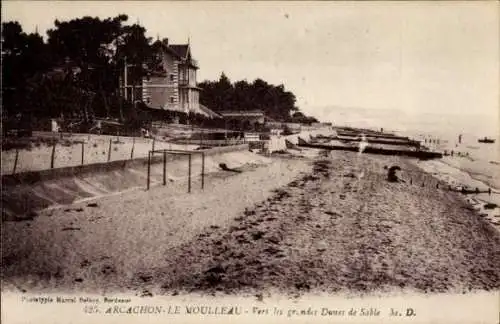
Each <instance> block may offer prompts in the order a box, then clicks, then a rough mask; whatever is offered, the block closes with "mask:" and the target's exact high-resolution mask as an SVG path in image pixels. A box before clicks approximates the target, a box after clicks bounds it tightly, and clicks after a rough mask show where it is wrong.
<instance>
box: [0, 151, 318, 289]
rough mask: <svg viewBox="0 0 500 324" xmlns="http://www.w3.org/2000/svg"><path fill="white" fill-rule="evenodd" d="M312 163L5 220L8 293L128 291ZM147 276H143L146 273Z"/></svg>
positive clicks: (283, 164) (251, 169) (284, 163)
mask: <svg viewBox="0 0 500 324" xmlns="http://www.w3.org/2000/svg"><path fill="white" fill-rule="evenodd" d="M310 168H311V166H310V163H309V162H308V161H306V160H300V159H294V160H286V159H277V160H275V161H273V163H271V164H270V165H268V166H266V167H256V166H248V167H247V169H246V171H244V172H243V173H239V174H235V173H228V172H219V173H215V174H211V175H209V176H208V177H207V179H206V182H205V185H206V187H205V190H204V191H201V189H199V185H200V184H199V183H196V182H195V183H193V187H192V188H193V192H192V193H191V194H186V193H185V190H186V188H185V183H182V184H179V185H175V184H173V183H170V184H169V186H168V187H161V186H160V187H155V188H153V189H152V190H151V191H149V192H146V191H142V190H141V191H135V192H129V193H126V194H123V195H119V196H110V197H105V198H102V199H99V200H97V201H95V203H97V206H95V207H90V206H88V204H87V203H80V204H76V205H73V206H71V208H62V209H56V210H51V211H45V212H43V213H41V214H40V216H39V217H37V218H35V219H34V220H33V221H31V222H17V223H15V222H4V223H3V225H2V226H3V228H2V231H3V238H2V244H3V246H2V249H3V256H2V265H3V283H4V285H5V286H4V287H5V288H7V289H9V288H12V287H16V288H17V289H20V290H29V291H36V290H50V291H54V289H55V290H62V291H68V290H78V291H89V292H93V291H99V292H102V291H109V290H113V291H116V290H129V289H134V288H136V287H137V285H136V284H135V283H134V282H135V281H134V280H135V278H136V277H137V276H138V274H140V273H144V272H148V271H150V270H151V269H154V268H156V267H158V266H159V265H163V263H164V260H165V259H168V258H169V254H170V252H169V251H170V249H172V248H173V247H176V246H178V245H180V244H182V243H185V242H189V241H191V240H192V239H193V238H194V237H195V236H196V235H197V234H199V233H202V232H203V231H206V230H207V229H208V228H210V226H217V227H220V228H225V227H226V226H227V224H229V223H230V222H231V221H232V219H233V218H234V217H236V216H237V215H239V214H240V213H241V212H243V211H244V209H245V207H251V206H253V205H254V204H256V203H258V202H259V201H262V200H265V199H266V198H267V197H268V196H269V195H270V194H271V192H270V190H272V189H275V188H278V187H280V186H283V185H285V184H286V183H288V182H290V181H292V180H293V179H294V178H295V177H297V176H298V175H299V173H301V172H305V171H308V170H310ZM139 276H140V275H139Z"/></svg>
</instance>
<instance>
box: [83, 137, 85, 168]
mask: <svg viewBox="0 0 500 324" xmlns="http://www.w3.org/2000/svg"><path fill="white" fill-rule="evenodd" d="M84 156H85V141H82V165H83V163H84Z"/></svg>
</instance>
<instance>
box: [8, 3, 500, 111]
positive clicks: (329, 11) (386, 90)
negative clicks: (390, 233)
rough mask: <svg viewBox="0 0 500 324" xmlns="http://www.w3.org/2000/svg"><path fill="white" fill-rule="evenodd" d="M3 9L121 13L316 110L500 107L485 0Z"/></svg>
mask: <svg viewBox="0 0 500 324" xmlns="http://www.w3.org/2000/svg"><path fill="white" fill-rule="evenodd" d="M2 4H3V10H2V20H4V21H5V20H18V21H19V22H20V23H21V24H22V26H23V28H24V30H26V31H28V32H32V31H34V30H35V26H38V30H39V32H40V33H41V34H45V31H46V30H47V29H48V28H50V27H52V26H53V22H54V20H55V19H56V18H57V19H59V20H67V19H70V18H74V17H82V16H84V15H91V16H99V17H102V18H104V17H112V16H116V15H118V14H120V13H125V14H127V15H128V16H129V22H130V23H135V22H137V21H139V22H140V23H141V24H142V25H143V26H145V27H146V29H147V30H148V36H151V37H154V38H156V36H157V34H159V36H160V37H162V38H163V37H168V38H169V40H170V42H171V43H183V42H186V41H187V39H188V37H190V39H191V46H192V51H193V55H194V56H195V58H196V59H198V61H199V64H200V70H199V74H198V81H202V80H204V79H217V78H218V77H219V75H220V73H221V72H222V71H224V72H225V73H226V75H227V76H228V77H229V78H230V79H231V80H232V81H234V80H240V79H247V80H249V81H252V80H254V79H255V78H257V77H261V78H263V79H265V80H266V81H268V82H271V83H275V84H280V83H283V84H284V85H285V87H286V88H287V89H289V90H291V91H293V92H294V93H295V94H296V96H297V99H298V103H297V104H298V106H299V107H300V108H301V109H302V110H304V111H306V112H314V113H315V115H317V116H318V117H320V118H321V117H322V115H324V114H328V111H327V109H325V108H324V107H327V106H341V107H363V108H369V109H397V110H402V111H404V112H407V113H415V112H420V111H425V112H435V111H442V112H453V113H461V114H470V113H477V114H487V115H490V116H492V118H496V119H498V116H499V115H498V111H499V109H500V108H499V107H500V106H499V99H500V94H499V88H500V82H499V57H500V51H499V41H500V35H499V30H500V29H499V7H498V3H497V2H496V1H488V2H439V3H432V2H421V3H418V2H412V3H410V2H387V3H384V2H345V3H334V2H162V1H155V2H124V1H116V2H101V1H99V2H98V1H95V2H80V1H78V2H42V1H32V2H18V1H4V2H3V3H2Z"/></svg>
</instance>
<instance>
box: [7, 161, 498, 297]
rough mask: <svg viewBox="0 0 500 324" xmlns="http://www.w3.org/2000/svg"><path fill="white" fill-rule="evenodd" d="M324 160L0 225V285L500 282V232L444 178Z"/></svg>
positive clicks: (282, 290) (411, 168) (324, 287)
mask: <svg viewBox="0 0 500 324" xmlns="http://www.w3.org/2000/svg"><path fill="white" fill-rule="evenodd" d="M317 153H319V155H318V156H316V157H314V158H312V157H296V156H295V157H294V156H292V155H291V154H277V155H276V156H274V157H272V163H270V164H267V165H265V166H253V167H248V168H246V169H244V172H241V173H227V172H226V173H224V172H219V173H214V174H212V175H210V176H209V177H208V180H207V182H206V183H207V187H206V189H205V190H204V191H201V190H199V189H196V190H195V191H194V192H193V193H192V194H186V193H185V191H184V190H176V188H175V186H169V187H155V188H153V190H150V191H149V192H146V191H134V192H129V193H124V194H122V195H118V196H112V197H104V198H101V199H98V200H95V205H93V204H89V203H87V202H85V203H80V204H77V205H74V206H71V208H59V209H53V210H47V211H45V212H42V213H40V215H39V216H38V217H37V218H35V219H34V220H32V221H26V222H4V223H3V224H2V227H3V229H2V230H3V238H2V244H3V251H4V253H3V256H2V267H3V278H2V281H3V285H4V289H8V290H14V291H28V292H33V291H50V292H55V291H62V292H71V291H78V292H89V293H90V292H93V293H105V292H115V291H121V292H127V293H130V292H133V293H135V294H137V295H149V294H153V295H157V294H177V293H182V292H186V293H201V294H215V293H222V294H226V293H229V294H235V293H238V294H245V293H248V294H254V293H256V292H263V291H273V292H276V293H279V294H285V295H287V294H291V295H296V294H301V293H306V292H309V293H311V292H312V293H314V292H324V293H329V294H332V293H334V294H340V293H348V294H354V295H362V294H367V293H373V292H384V293H389V292H396V293H398V292H408V291H410V292H411V291H416V292H421V293H422V292H429V293H431V292H459V293H462V292H468V291H473V290H497V289H498V288H499V287H500V233H499V232H498V231H496V230H495V229H494V228H493V226H492V225H491V224H490V223H488V222H487V221H485V220H484V219H483V218H482V217H480V216H479V215H478V212H477V211H475V210H474V209H473V208H471V206H470V205H468V204H467V203H466V202H465V201H464V200H463V199H461V198H460V197H459V196H458V194H457V193H453V192H448V191H446V190H439V189H436V188H435V186H424V187H423V186H422V185H421V183H424V182H426V183H431V182H432V181H437V180H436V179H435V178H433V177H432V176H431V175H429V174H427V173H423V172H421V170H420V169H419V168H418V167H416V166H415V165H413V164H412V163H410V161H409V160H404V159H402V158H397V157H387V156H375V155H367V154H357V153H351V152H341V151H336V152H332V153H330V154H324V153H323V152H317ZM302 155H304V156H311V155H312V154H310V151H308V152H303V154H302ZM395 164H397V165H399V166H400V167H401V168H402V169H403V170H402V172H401V173H402V177H403V178H407V177H408V175H410V174H411V177H412V178H413V181H412V184H411V185H410V184H409V183H402V182H400V183H389V182H387V181H386V180H385V179H386V170H385V169H384V166H390V165H395ZM193 188H198V186H196V185H194V186H193Z"/></svg>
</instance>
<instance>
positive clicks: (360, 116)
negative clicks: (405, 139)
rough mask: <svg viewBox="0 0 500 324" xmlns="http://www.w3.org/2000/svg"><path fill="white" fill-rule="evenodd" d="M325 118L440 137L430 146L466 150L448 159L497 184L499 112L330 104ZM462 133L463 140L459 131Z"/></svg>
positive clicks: (336, 122)
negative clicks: (406, 110) (488, 140)
mask: <svg viewBox="0 0 500 324" xmlns="http://www.w3.org/2000/svg"><path fill="white" fill-rule="evenodd" d="M325 112H327V116H326V117H325V119H326V120H328V121H331V122H332V123H333V124H334V125H339V126H341V125H342V126H352V127H363V128H369V129H376V130H380V128H384V131H392V132H395V133H398V134H401V135H405V136H409V137H412V138H414V139H417V140H424V139H439V145H433V144H431V145H429V146H430V147H431V148H432V149H434V150H438V151H443V150H448V151H450V150H452V149H453V150H454V151H455V152H464V153H468V154H469V157H470V159H462V160H460V159H454V160H452V159H447V160H446V161H447V162H448V163H451V164H453V165H454V166H456V167H457V168H460V169H461V170H463V171H467V172H468V173H470V174H471V176H473V177H474V174H476V175H477V174H480V175H483V176H482V177H479V178H481V179H482V180H484V179H485V177H486V178H487V179H489V180H490V181H488V183H490V184H491V185H493V184H495V187H497V188H498V187H499V184H500V164H495V163H500V126H499V124H500V121H499V118H500V116H499V115H498V114H497V115H492V116H481V115H474V114H469V115H444V114H439V113H437V112H436V113H412V114H409V113H404V112H400V111H394V110H373V109H359V108H331V109H328V110H325ZM459 134H462V143H461V144H459V143H458V135H459ZM485 136H486V137H489V138H494V139H496V142H495V143H494V144H482V143H479V142H478V141H477V140H478V139H479V138H483V137H485Z"/></svg>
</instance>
